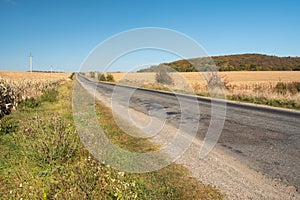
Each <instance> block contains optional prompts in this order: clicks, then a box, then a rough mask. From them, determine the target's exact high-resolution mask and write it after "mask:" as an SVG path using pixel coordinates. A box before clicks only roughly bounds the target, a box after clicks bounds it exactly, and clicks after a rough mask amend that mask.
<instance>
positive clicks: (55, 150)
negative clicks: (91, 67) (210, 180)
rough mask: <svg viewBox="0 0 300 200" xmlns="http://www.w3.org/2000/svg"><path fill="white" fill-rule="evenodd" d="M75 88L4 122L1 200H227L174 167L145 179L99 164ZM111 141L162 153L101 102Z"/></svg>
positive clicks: (60, 91) (68, 87)
mask: <svg viewBox="0 0 300 200" xmlns="http://www.w3.org/2000/svg"><path fill="white" fill-rule="evenodd" d="M72 89H73V83H72V82H68V83H66V84H64V85H60V86H59V87H58V88H57V89H55V90H52V91H49V92H47V93H45V94H44V95H43V96H42V97H40V98H39V99H37V100H33V99H31V100H30V102H25V103H23V105H22V107H20V109H19V110H17V111H16V112H14V113H13V114H12V115H9V116H5V117H4V118H3V119H1V127H0V138H1V139H0V148H1V155H0V199H20V198H23V199H222V198H223V196H222V195H221V194H220V192H219V190H218V189H216V188H214V187H212V186H209V185H204V184H202V183H200V182H198V181H197V180H195V179H194V178H191V177H189V173H188V171H187V169H186V168H184V167H183V166H181V165H177V164H171V165H169V166H168V167H166V168H164V169H161V170H158V171H155V172H149V173H144V174H133V173H124V172H119V171H117V170H114V169H112V168H110V167H109V166H106V165H104V164H102V163H99V162H98V161H97V160H95V159H94V158H93V157H92V156H91V155H90V154H89V152H88V151H87V150H86V149H85V147H84V146H83V145H82V143H81V141H80V138H79V136H78V134H77V133H76V130H75V127H74V123H73V115H72V105H71V102H72ZM96 107H97V114H98V116H101V117H100V118H99V120H100V122H101V126H103V127H104V131H105V133H106V134H107V135H108V136H109V137H110V138H111V140H112V141H113V142H115V143H117V144H118V145H120V146H121V147H122V148H128V150H132V151H149V150H153V149H155V148H157V147H156V146H155V145H153V144H151V143H150V142H149V141H147V140H143V139H139V140H135V138H133V137H130V136H128V135H127V134H125V133H123V132H122V131H121V130H120V129H119V128H118V126H117V125H116V124H115V123H114V121H113V120H111V119H112V114H111V110H110V109H108V108H106V107H105V106H104V105H102V104H101V103H99V102H98V103H97V105H96Z"/></svg>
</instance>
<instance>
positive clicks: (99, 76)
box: [98, 73, 106, 81]
mask: <svg viewBox="0 0 300 200" xmlns="http://www.w3.org/2000/svg"><path fill="white" fill-rule="evenodd" d="M98 80H99V81H106V77H105V74H102V73H99V74H98Z"/></svg>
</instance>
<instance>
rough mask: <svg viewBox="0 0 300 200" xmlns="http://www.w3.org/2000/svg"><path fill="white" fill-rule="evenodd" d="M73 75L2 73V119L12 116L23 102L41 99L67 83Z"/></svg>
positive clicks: (0, 91)
mask: <svg viewBox="0 0 300 200" xmlns="http://www.w3.org/2000/svg"><path fill="white" fill-rule="evenodd" d="M70 75H71V73H42V72H12V71H0V94H1V99H0V103H1V110H0V118H1V117H3V116H4V115H6V114H10V113H11V112H12V111H14V110H15V109H16V107H17V106H18V104H19V103H20V102H21V101H22V100H28V99H31V98H37V97H39V96H40V95H41V94H42V93H43V92H45V91H46V90H48V89H50V88H53V87H55V86H57V85H58V84H60V83H62V82H64V81H66V80H67V79H68V78H69V77H70Z"/></svg>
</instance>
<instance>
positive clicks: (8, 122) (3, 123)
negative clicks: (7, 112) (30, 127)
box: [0, 116, 18, 135]
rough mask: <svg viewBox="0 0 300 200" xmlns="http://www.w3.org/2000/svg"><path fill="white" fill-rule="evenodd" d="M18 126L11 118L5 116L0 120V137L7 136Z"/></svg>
mask: <svg viewBox="0 0 300 200" xmlns="http://www.w3.org/2000/svg"><path fill="white" fill-rule="evenodd" d="M17 129H18V125H17V123H16V121H15V120H13V118H12V117H10V116H7V117H4V118H2V119H1V120H0V135H5V134H9V133H12V132H15V131H17Z"/></svg>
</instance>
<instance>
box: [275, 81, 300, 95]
mask: <svg viewBox="0 0 300 200" xmlns="http://www.w3.org/2000/svg"><path fill="white" fill-rule="evenodd" d="M273 90H274V92H276V93H278V94H286V93H288V92H289V93H291V94H296V93H298V92H300V82H291V83H284V82H278V83H277V84H276V86H275V87H274V89H273Z"/></svg>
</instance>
